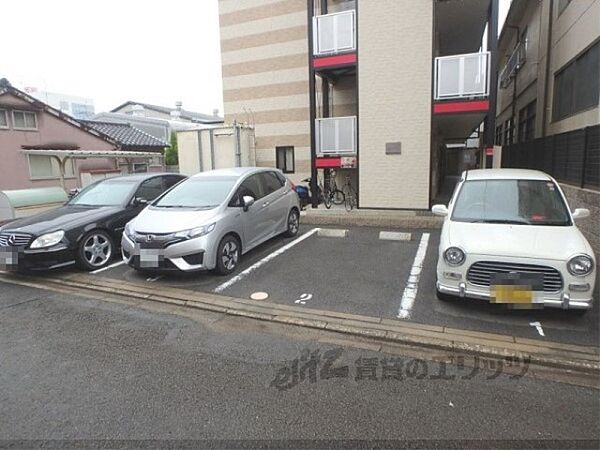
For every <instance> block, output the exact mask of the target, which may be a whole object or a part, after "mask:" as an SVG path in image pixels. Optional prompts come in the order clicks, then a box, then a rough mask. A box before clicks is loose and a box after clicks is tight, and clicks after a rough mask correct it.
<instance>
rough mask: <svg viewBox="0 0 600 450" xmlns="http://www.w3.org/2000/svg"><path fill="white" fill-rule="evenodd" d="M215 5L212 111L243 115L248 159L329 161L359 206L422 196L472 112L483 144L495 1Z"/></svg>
mask: <svg viewBox="0 0 600 450" xmlns="http://www.w3.org/2000/svg"><path fill="white" fill-rule="evenodd" d="M219 14H220V26H221V53H222V72H223V89H224V106H225V121H226V123H232V122H234V121H236V122H243V123H248V124H250V125H252V126H254V128H255V133H256V160H257V163H258V164H259V165H265V166H277V167H279V168H281V169H282V170H283V171H284V172H286V173H288V174H289V176H290V177H291V178H292V179H293V180H294V181H299V180H301V179H303V178H305V177H308V176H312V179H313V181H314V180H317V179H319V180H325V182H328V180H329V177H330V175H331V171H332V170H335V172H336V173H337V178H336V181H337V184H338V187H339V186H341V185H343V184H344V183H350V184H352V186H353V187H354V189H355V190H356V191H357V192H358V205H359V208H375V209H376V208H386V209H388V208H391V209H428V208H429V207H430V205H431V203H432V201H433V199H434V198H436V196H438V194H440V192H441V190H442V186H444V183H443V181H444V180H445V179H446V178H447V177H452V176H456V175H457V174H458V172H459V171H460V169H461V168H464V166H465V163H464V161H465V155H466V154H465V153H461V151H460V150H457V148H458V149H460V148H461V147H460V146H461V145H462V146H463V147H464V144H465V143H466V141H467V139H468V138H469V137H470V136H471V135H472V134H473V132H474V131H475V130H477V129H479V128H482V127H481V126H480V125H481V124H482V123H483V122H486V126H485V129H486V130H488V132H487V134H486V135H485V139H481V140H480V147H481V148H482V150H481V151H482V152H483V151H484V149H485V148H488V150H486V151H489V150H490V149H491V148H492V147H493V144H494V130H495V116H496V115H495V111H496V106H495V96H496V90H495V89H492V90H490V85H492V86H495V85H496V80H495V73H496V62H497V53H496V44H497V27H498V25H497V24H498V0H419V1H414V0H260V1H258V0H220V1H219ZM486 27H487V28H488V29H489V30H490V32H489V33H488V34H487V35H488V40H487V41H486V42H485V44H484V45H485V47H486V51H482V40H483V35H484V30H485V29H486ZM490 111H491V113H490ZM490 130H491V132H490ZM314 187H315V186H314V185H313V188H314Z"/></svg>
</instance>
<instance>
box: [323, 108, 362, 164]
mask: <svg viewBox="0 0 600 450" xmlns="http://www.w3.org/2000/svg"><path fill="white" fill-rule="evenodd" d="M315 122H316V123H315V132H316V142H317V156H334V155H355V154H356V116H350V117H331V118H326V119H317V120H316V121H315Z"/></svg>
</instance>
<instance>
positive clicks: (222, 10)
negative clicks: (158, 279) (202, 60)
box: [219, 0, 310, 182]
mask: <svg viewBox="0 0 600 450" xmlns="http://www.w3.org/2000/svg"><path fill="white" fill-rule="evenodd" d="M306 8H307V4H306V1H304V0H262V1H256V0H219V14H220V16H219V17H220V30H221V56H222V72H223V97H224V107H225V122H226V123H229V124H231V123H233V121H234V120H237V121H238V122H241V123H248V124H251V125H252V126H254V128H255V133H256V163H257V165H259V166H272V167H273V166H275V147H277V146H294V147H295V158H296V161H295V173H293V174H289V176H290V178H291V179H292V180H293V181H294V182H298V181H300V180H301V179H303V178H306V177H307V176H309V175H310V124H309V117H310V114H309V93H308V87H309V86H308V41H307V39H308V36H307V29H308V27H307V11H306Z"/></svg>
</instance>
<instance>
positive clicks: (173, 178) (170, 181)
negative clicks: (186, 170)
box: [163, 175, 183, 191]
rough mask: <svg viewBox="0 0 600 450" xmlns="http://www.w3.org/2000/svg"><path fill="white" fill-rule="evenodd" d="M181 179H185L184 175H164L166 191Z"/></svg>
mask: <svg viewBox="0 0 600 450" xmlns="http://www.w3.org/2000/svg"><path fill="white" fill-rule="evenodd" d="M181 180H183V177H181V176H177V175H167V176H166V177H163V183H164V186H165V191H166V190H167V189H171V188H172V187H173V186H175V185H176V184H177V183H179V182H180V181H181Z"/></svg>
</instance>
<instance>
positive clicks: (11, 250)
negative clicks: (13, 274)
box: [0, 247, 19, 269]
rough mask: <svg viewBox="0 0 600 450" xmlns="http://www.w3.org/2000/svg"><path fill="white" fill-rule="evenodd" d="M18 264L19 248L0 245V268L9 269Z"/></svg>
mask: <svg viewBox="0 0 600 450" xmlns="http://www.w3.org/2000/svg"><path fill="white" fill-rule="evenodd" d="M18 264H19V249H18V248H15V247H0V269H10V268H12V267H15V266H17V265H18Z"/></svg>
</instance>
